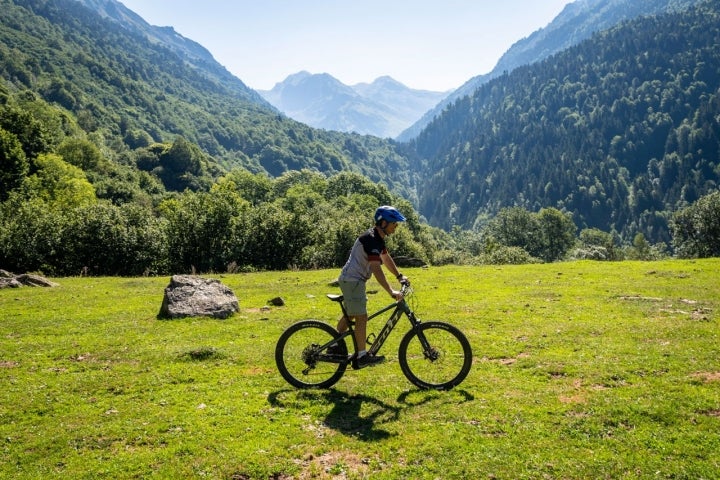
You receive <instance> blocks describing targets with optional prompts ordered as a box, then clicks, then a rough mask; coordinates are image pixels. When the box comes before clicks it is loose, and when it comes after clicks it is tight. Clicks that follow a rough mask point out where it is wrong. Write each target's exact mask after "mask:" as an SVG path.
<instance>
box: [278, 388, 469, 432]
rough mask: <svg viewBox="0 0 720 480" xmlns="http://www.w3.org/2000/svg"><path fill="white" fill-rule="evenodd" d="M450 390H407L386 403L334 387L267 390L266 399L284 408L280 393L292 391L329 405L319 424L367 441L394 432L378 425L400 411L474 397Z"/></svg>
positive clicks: (394, 417) (463, 392)
mask: <svg viewBox="0 0 720 480" xmlns="http://www.w3.org/2000/svg"><path fill="white" fill-rule="evenodd" d="M452 392H453V393H452V394H451V393H450V392H438V391H434V390H410V391H407V392H404V393H402V394H401V395H400V396H399V397H398V399H397V401H398V403H399V404H400V405H390V404H388V403H385V402H383V401H381V400H378V399H377V398H373V397H370V396H368V395H363V394H359V395H350V394H348V393H346V392H342V391H339V390H334V389H332V390H299V391H298V390H280V391H277V392H274V393H271V394H270V395H269V396H268V401H269V402H270V404H272V405H273V406H276V407H285V408H288V405H286V402H284V401H283V399H282V398H281V396H282V394H283V393H295V394H296V395H297V397H296V399H297V400H301V401H308V402H324V403H328V404H331V405H332V409H331V410H330V411H329V412H328V414H327V415H326V416H325V419H324V420H323V424H324V425H325V426H326V427H328V428H331V429H333V430H336V431H338V432H340V433H343V434H344V435H348V436H352V437H355V438H357V439H359V440H363V441H368V442H369V441H375V440H383V439H386V438H389V437H391V436H394V435H397V434H395V433H390V432H388V431H387V430H384V429H383V428H382V427H381V425H382V424H388V423H392V422H396V421H398V420H400V414H401V413H402V411H403V410H406V409H409V408H413V407H417V406H420V405H423V404H426V403H432V402H437V401H441V402H442V403H453V404H457V403H465V402H471V401H473V400H474V399H475V397H474V396H473V395H472V394H471V393H469V392H467V391H466V390H453V391H452ZM458 396H459V398H458ZM290 403H292V402H290Z"/></svg>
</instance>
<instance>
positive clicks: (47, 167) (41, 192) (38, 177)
mask: <svg viewBox="0 0 720 480" xmlns="http://www.w3.org/2000/svg"><path fill="white" fill-rule="evenodd" d="M35 164H36V166H37V169H38V170H37V172H36V173H34V174H33V175H31V176H30V177H28V179H27V182H26V185H27V190H28V194H29V195H30V196H31V197H38V198H40V199H42V200H44V201H46V202H47V203H48V204H49V205H51V206H53V207H57V208H61V209H71V208H74V207H77V206H81V205H89V204H92V203H95V201H96V198H95V189H94V188H93V186H92V184H90V182H89V181H88V180H87V178H86V177H85V174H84V173H83V171H82V170H80V169H79V168H78V167H76V166H74V165H70V164H69V163H67V162H65V161H64V160H63V159H62V158H61V157H60V156H59V155H56V154H54V153H49V154H40V156H38V158H37V159H36V160H35Z"/></svg>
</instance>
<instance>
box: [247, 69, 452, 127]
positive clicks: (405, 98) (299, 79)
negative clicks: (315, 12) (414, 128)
mask: <svg viewBox="0 0 720 480" xmlns="http://www.w3.org/2000/svg"><path fill="white" fill-rule="evenodd" d="M259 93H260V94H261V95H262V96H263V97H265V99H266V100H267V101H268V102H270V103H271V104H272V105H273V106H275V107H276V108H277V109H278V110H280V111H282V112H283V113H285V114H286V115H288V116H289V117H291V118H293V119H295V120H298V121H300V122H304V123H307V124H308V125H310V126H312V127H316V128H324V129H326V130H338V131H342V132H357V133H361V134H369V135H375V136H378V137H383V138H386V137H393V136H395V135H397V134H398V133H400V131H402V130H403V129H405V128H407V127H408V126H409V125H411V124H412V123H413V122H415V121H416V120H417V119H419V118H420V117H421V116H422V114H423V113H425V112H426V111H427V110H429V109H430V108H432V107H433V106H435V105H436V104H437V103H438V102H439V101H440V100H441V99H442V98H443V97H444V95H445V93H441V92H427V91H421V90H412V89H410V88H408V87H406V86H405V85H403V84H402V83H400V82H398V81H397V80H395V79H393V78H392V77H390V76H387V75H385V76H381V77H378V78H376V79H375V80H374V81H373V82H372V83H370V84H368V83H359V84H357V85H353V86H348V85H345V84H343V83H342V82H340V81H339V80H338V79H336V78H335V77H333V76H332V75H330V74H328V73H320V74H311V73H308V72H307V71H301V72H298V73H295V74H292V75H289V76H288V77H287V78H286V79H285V80H283V81H282V82H280V83H277V84H275V86H274V87H273V89H272V90H269V91H260V92H259Z"/></svg>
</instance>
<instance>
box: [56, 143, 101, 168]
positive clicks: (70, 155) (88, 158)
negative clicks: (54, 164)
mask: <svg viewBox="0 0 720 480" xmlns="http://www.w3.org/2000/svg"><path fill="white" fill-rule="evenodd" d="M57 153H58V154H60V155H61V156H62V157H63V160H65V161H66V162H67V163H69V164H71V165H75V166H76V167H79V168H81V169H83V170H85V171H88V170H94V169H96V168H97V167H98V165H99V164H100V162H101V161H102V160H103V156H102V154H101V153H100V149H99V148H98V147H97V146H96V145H95V144H94V143H92V142H90V141H88V140H84V139H81V138H68V139H66V140H65V141H63V142H62V143H61V144H60V145H59V146H58V148H57Z"/></svg>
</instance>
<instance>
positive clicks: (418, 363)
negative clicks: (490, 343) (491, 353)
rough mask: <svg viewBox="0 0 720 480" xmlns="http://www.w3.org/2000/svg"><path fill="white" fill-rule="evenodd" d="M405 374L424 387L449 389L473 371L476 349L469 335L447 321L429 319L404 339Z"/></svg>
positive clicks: (402, 359) (401, 359)
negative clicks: (473, 354)
mask: <svg viewBox="0 0 720 480" xmlns="http://www.w3.org/2000/svg"><path fill="white" fill-rule="evenodd" d="M398 360H399V362H400V368H401V369H402V371H403V374H404V375H405V376H406V377H407V379H408V380H410V382H411V383H412V384H413V385H415V386H417V387H419V388H422V389H434V390H449V389H451V388H453V387H455V386H457V385H459V384H460V382H462V381H463V380H465V377H467V375H468V373H469V372H470V367H471V366H472V349H471V348H470V342H468V340H467V338H466V337H465V335H464V334H463V333H462V332H461V331H460V330H458V329H457V328H455V327H454V326H452V325H450V324H447V323H444V322H427V323H422V324H420V325H419V326H418V327H417V328H415V329H413V330H410V331H409V332H408V333H407V334H406V335H405V336H404V337H403V339H402V341H401V342H400V350H399V352H398Z"/></svg>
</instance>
